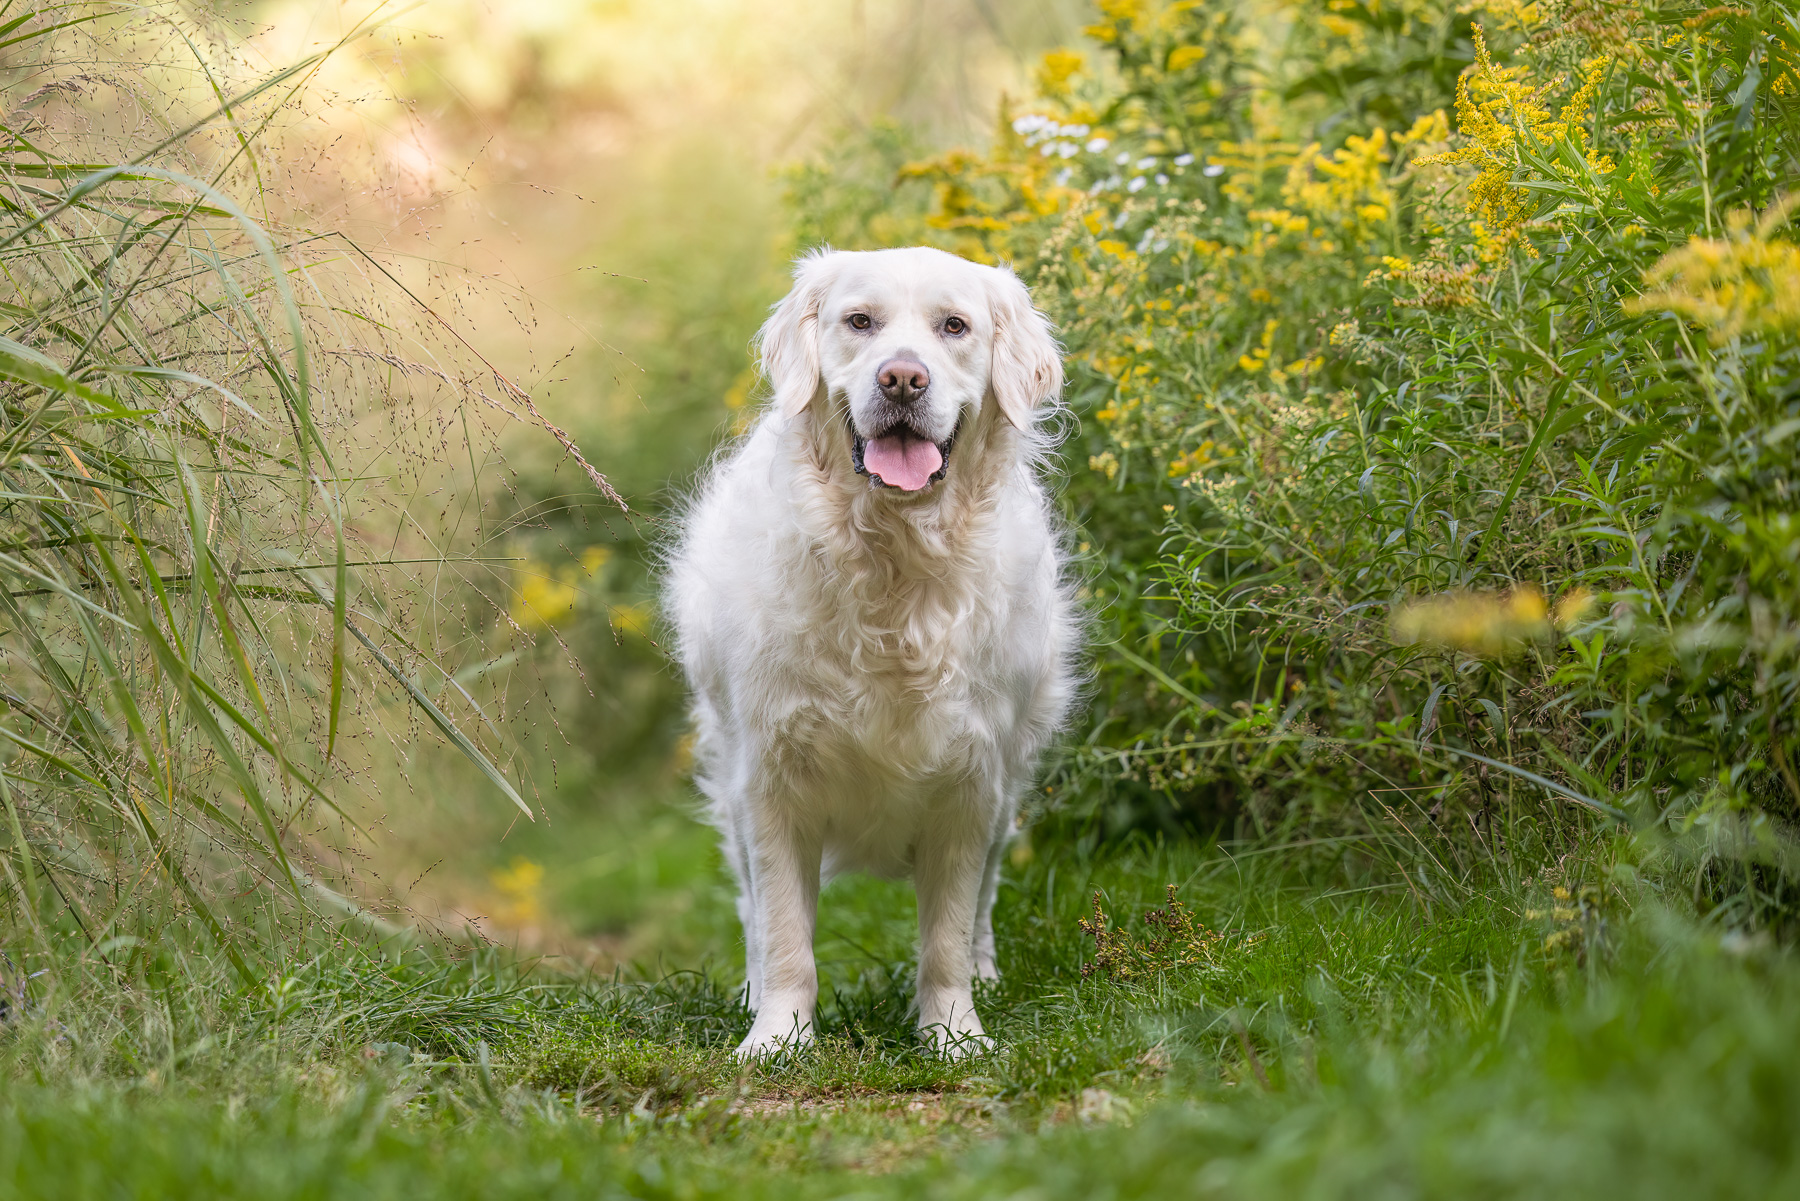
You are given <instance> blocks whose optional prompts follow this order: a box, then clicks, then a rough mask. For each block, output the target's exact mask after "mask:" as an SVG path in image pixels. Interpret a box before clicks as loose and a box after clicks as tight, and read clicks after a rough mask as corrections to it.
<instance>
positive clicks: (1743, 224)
mask: <svg viewBox="0 0 1800 1201" xmlns="http://www.w3.org/2000/svg"><path fill="white" fill-rule="evenodd" d="M1797 203H1800V193H1794V194H1791V195H1789V196H1787V197H1785V198H1783V199H1782V200H1780V201H1778V202H1777V203H1776V204H1774V205H1771V206H1770V207H1769V209H1768V211H1767V212H1765V213H1764V214H1763V216H1762V219H1761V220H1760V221H1758V222H1757V223H1756V226H1755V227H1754V228H1752V227H1751V225H1750V212H1749V210H1747V209H1744V210H1740V211H1738V212H1735V213H1733V214H1731V216H1730V217H1729V218H1727V227H1728V228H1727V231H1726V236H1725V237H1724V238H1723V239H1715V238H1698V237H1697V238H1693V239H1691V240H1690V241H1689V242H1688V244H1687V245H1686V246H1683V247H1681V248H1680V249H1678V250H1671V251H1670V252H1669V253H1667V254H1665V255H1663V256H1662V258H1661V259H1659V260H1657V263H1656V265H1655V266H1653V267H1651V268H1650V269H1649V270H1648V271H1646V272H1645V273H1644V282H1645V283H1646V284H1649V285H1653V286H1652V287H1651V288H1650V290H1649V291H1646V292H1645V293H1644V294H1643V295H1642V296H1637V297H1633V298H1632V299H1630V300H1627V301H1626V302H1625V310H1626V311H1627V312H1630V313H1646V312H1654V311H1656V310H1659V309H1660V310H1665V311H1667V312H1671V313H1675V314H1678V315H1680V316H1682V317H1685V318H1687V319H1688V320H1689V321H1692V322H1694V323H1695V324H1696V325H1699V326H1700V327H1702V328H1703V329H1705V330H1706V336H1707V337H1708V338H1709V339H1710V340H1711V341H1712V342H1713V343H1714V344H1715V345H1718V344H1721V343H1724V342H1729V341H1730V340H1731V339H1733V338H1736V337H1739V336H1741V335H1743V334H1745V333H1774V332H1781V331H1794V330H1800V246H1796V245H1795V244H1794V243H1792V242H1790V241H1788V240H1787V239H1785V238H1776V237H1772V236H1771V235H1772V234H1774V232H1775V231H1776V230H1777V229H1778V228H1780V227H1781V225H1782V224H1783V223H1784V222H1785V221H1786V220H1787V218H1788V214H1789V213H1790V211H1791V210H1792V209H1793V208H1794V207H1795V205H1796V204H1797Z"/></svg>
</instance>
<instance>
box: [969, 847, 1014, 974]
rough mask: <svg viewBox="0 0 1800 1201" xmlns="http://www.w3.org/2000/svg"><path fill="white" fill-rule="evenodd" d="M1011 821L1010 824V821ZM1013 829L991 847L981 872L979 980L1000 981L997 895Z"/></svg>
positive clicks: (977, 937)
mask: <svg viewBox="0 0 1800 1201" xmlns="http://www.w3.org/2000/svg"><path fill="white" fill-rule="evenodd" d="M1009 824H1010V823H1009ZM1010 834H1011V831H1010V830H1009V829H1007V828H1006V827H1005V826H1002V827H1001V830H1000V832H999V833H998V834H997V835H995V837H994V841H993V844H992V845H991V846H989V847H988V853H987V865H986V867H985V868H984V869H983V870H982V873H981V891H980V893H978V894H977V896H976V900H975V937H974V940H973V944H972V950H973V952H974V963H975V978H976V979H977V980H998V979H999V978H1000V964H999V962H998V961H997V960H996V958H995V956H994V897H995V896H996V895H997V894H998V893H999V891H1000V859H1001V857H1002V856H1003V855H1005V854H1006V844H1007V842H1008V841H1009V835H1010Z"/></svg>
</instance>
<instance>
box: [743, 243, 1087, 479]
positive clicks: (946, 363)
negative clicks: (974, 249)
mask: <svg viewBox="0 0 1800 1201" xmlns="http://www.w3.org/2000/svg"><path fill="white" fill-rule="evenodd" d="M758 342H759V344H760V346H761V354H762V365H763V371H764V373H765V374H766V375H767V376H768V377H769V382H770V384H771V385H772V387H773V390H774V402H775V404H776V406H777V407H778V408H779V410H780V412H781V414H782V416H783V418H784V419H786V420H788V421H793V420H796V419H798V418H799V417H800V415H801V414H802V413H805V412H807V411H808V409H813V410H814V413H813V416H814V419H815V420H839V421H842V423H843V425H844V436H843V443H844V454H845V455H846V457H847V462H848V463H849V465H850V466H851V468H852V469H853V470H855V471H856V472H857V473H858V474H861V475H866V476H868V477H870V482H871V486H872V487H886V488H890V489H896V490H898V491H900V492H907V493H917V492H922V491H925V490H928V489H929V488H930V487H931V486H932V485H933V484H934V483H935V482H937V481H938V480H941V479H943V478H944V476H945V474H946V473H947V472H948V471H949V470H950V455H951V451H952V449H953V448H954V445H955V443H956V440H957V435H958V434H959V433H960V432H961V431H962V430H963V428H964V426H965V424H966V423H968V422H969V421H971V420H974V419H976V418H978V417H979V415H980V414H981V413H982V411H983V408H984V406H990V405H991V406H994V407H995V408H996V409H997V411H998V414H999V416H1001V417H1003V418H1004V419H1005V420H1006V421H1009V422H1011V423H1012V424H1013V425H1014V426H1016V427H1018V428H1019V429H1021V430H1023V429H1029V428H1030V425H1031V422H1032V411H1033V410H1034V409H1035V408H1036V407H1037V406H1038V405H1040V404H1042V403H1043V402H1045V401H1047V400H1050V399H1053V398H1054V397H1056V396H1057V395H1058V394H1059V393H1060V392H1061V391H1062V356H1061V354H1060V353H1059V351H1058V349H1057V345H1056V341H1055V339H1054V338H1053V337H1052V336H1051V333H1050V323H1049V321H1047V320H1046V319H1045V318H1044V316H1043V314H1041V313H1039V312H1038V311H1037V310H1036V309H1034V308H1033V307H1032V305H1031V297H1030V295H1029V294H1028V293H1027V292H1026V290H1025V285H1024V284H1022V283H1021V282H1019V277H1018V276H1016V275H1014V274H1013V273H1012V272H1011V271H1010V270H1008V269H1006V268H1004V267H984V266H982V265H981V264H979V263H971V262H969V261H968V260H967V259H963V258H958V257H957V256H956V255H953V254H948V253H946V252H944V251H942V250H933V249H930V248H927V247H912V248H909V249H904V250H873V251H863V252H844V251H820V252H817V253H814V254H811V255H808V256H807V257H805V258H803V259H801V260H800V261H799V263H798V264H796V266H795V269H794V288H793V291H791V292H789V293H788V295H787V297H786V298H785V299H784V300H782V301H781V303H779V304H778V305H776V306H775V311H774V313H773V314H772V315H771V316H770V317H769V320H768V322H767V324H765V325H764V326H763V329H762V333H761V334H760V335H758ZM815 402H821V403H820V405H819V407H816V408H815Z"/></svg>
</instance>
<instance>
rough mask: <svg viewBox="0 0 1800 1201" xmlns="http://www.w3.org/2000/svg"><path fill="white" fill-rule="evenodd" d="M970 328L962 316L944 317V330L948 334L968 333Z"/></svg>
mask: <svg viewBox="0 0 1800 1201" xmlns="http://www.w3.org/2000/svg"><path fill="white" fill-rule="evenodd" d="M968 330H969V323H968V322H967V321H964V320H963V319H962V318H961V317H946V318H945V319H944V332H945V333H947V334H951V335H956V334H963V333H967V332H968Z"/></svg>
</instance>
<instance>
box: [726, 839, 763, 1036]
mask: <svg viewBox="0 0 1800 1201" xmlns="http://www.w3.org/2000/svg"><path fill="white" fill-rule="evenodd" d="M721 841H722V842H723V844H724V845H723V848H722V849H723V850H724V852H725V862H726V863H727V864H728V865H729V866H730V867H731V874H732V875H733V876H734V877H736V879H737V886H738V891H737V915H738V924H739V925H740V926H741V927H743V931H744V1004H745V1005H747V1006H749V1008H750V1012H751V1013H755V1012H756V1011H757V1009H758V1008H759V1007H761V1005H762V984H763V981H762V977H763V971H762V942H761V940H760V939H759V938H758V937H757V934H758V932H757V928H756V894H755V892H754V890H753V885H754V880H753V878H752V877H751V875H750V855H749V851H748V850H747V849H746V848H745V846H744V838H743V832H742V831H741V830H739V829H738V823H737V821H735V820H732V821H730V822H729V824H727V825H726V826H725V829H724V837H723V838H722V839H721Z"/></svg>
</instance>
